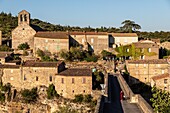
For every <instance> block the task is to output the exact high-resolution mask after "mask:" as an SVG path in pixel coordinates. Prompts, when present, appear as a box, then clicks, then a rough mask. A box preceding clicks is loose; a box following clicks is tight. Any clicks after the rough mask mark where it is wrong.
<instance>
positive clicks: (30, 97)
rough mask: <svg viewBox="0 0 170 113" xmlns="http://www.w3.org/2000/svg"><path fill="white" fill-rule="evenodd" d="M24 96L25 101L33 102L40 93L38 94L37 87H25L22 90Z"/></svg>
mask: <svg viewBox="0 0 170 113" xmlns="http://www.w3.org/2000/svg"><path fill="white" fill-rule="evenodd" d="M21 95H22V98H23V100H24V102H25V103H32V102H35V101H36V100H37V97H38V94H37V88H32V89H31V90H29V89H24V90H22V91H21Z"/></svg>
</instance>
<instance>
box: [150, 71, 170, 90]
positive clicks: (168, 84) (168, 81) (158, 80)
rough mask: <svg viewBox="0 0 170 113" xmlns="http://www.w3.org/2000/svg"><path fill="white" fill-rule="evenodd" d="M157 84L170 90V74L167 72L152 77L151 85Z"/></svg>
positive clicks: (160, 87)
mask: <svg viewBox="0 0 170 113" xmlns="http://www.w3.org/2000/svg"><path fill="white" fill-rule="evenodd" d="M154 85H155V86H156V87H157V88H158V89H162V90H166V91H169V92H170V74H169V73H165V74H162V75H157V76H154V77H152V80H151V86H154Z"/></svg>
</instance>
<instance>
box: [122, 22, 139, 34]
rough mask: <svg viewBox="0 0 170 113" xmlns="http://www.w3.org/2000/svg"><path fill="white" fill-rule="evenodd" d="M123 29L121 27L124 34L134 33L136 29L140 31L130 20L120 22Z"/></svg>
mask: <svg viewBox="0 0 170 113" xmlns="http://www.w3.org/2000/svg"><path fill="white" fill-rule="evenodd" d="M122 24H123V27H121V28H122V29H123V31H125V32H129V33H132V32H135V31H136V30H137V29H141V26H140V25H138V24H136V23H135V22H134V21H131V20H125V21H123V22H122Z"/></svg>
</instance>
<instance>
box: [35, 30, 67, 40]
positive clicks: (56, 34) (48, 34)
mask: <svg viewBox="0 0 170 113" xmlns="http://www.w3.org/2000/svg"><path fill="white" fill-rule="evenodd" d="M35 37H41V38H52V39H68V38H69V36H68V34H67V32H48V31H44V32H37V33H36V34H35Z"/></svg>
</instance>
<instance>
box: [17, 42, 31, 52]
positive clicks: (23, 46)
mask: <svg viewBox="0 0 170 113" xmlns="http://www.w3.org/2000/svg"><path fill="white" fill-rule="evenodd" d="M29 48H30V46H29V45H28V43H27V42H25V43H22V44H20V45H18V49H19V50H26V49H29Z"/></svg>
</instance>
